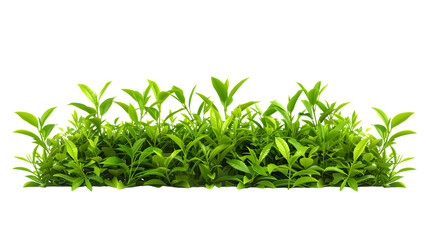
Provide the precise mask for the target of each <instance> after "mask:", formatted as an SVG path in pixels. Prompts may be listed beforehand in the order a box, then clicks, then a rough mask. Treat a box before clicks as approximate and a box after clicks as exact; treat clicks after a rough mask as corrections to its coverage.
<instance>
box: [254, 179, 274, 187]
mask: <svg viewBox="0 0 429 240" xmlns="http://www.w3.org/2000/svg"><path fill="white" fill-rule="evenodd" d="M258 186H259V187H267V188H276V186H274V184H273V183H272V182H270V181H268V180H262V181H259V182H258Z"/></svg>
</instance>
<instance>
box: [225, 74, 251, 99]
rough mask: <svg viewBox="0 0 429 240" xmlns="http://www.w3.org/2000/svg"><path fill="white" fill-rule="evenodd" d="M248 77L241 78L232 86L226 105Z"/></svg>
mask: <svg viewBox="0 0 429 240" xmlns="http://www.w3.org/2000/svg"><path fill="white" fill-rule="evenodd" d="M248 79H249V78H246V79H243V80H241V81H240V82H239V83H237V85H235V86H234V88H233V89H232V90H231V92H230V93H229V96H228V100H227V106H229V105H230V104H231V103H232V98H233V97H234V94H235V93H236V92H237V90H238V89H239V88H240V87H241V85H243V83H244V82H246V81H247V80H248Z"/></svg>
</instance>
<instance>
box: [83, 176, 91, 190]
mask: <svg viewBox="0 0 429 240" xmlns="http://www.w3.org/2000/svg"><path fill="white" fill-rule="evenodd" d="M85 185H86V187H87V188H88V189H89V191H91V192H92V184H91V182H90V181H89V179H88V178H85Z"/></svg>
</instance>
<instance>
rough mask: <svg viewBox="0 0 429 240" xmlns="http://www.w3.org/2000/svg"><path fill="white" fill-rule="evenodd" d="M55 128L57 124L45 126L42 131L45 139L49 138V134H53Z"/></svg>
mask: <svg viewBox="0 0 429 240" xmlns="http://www.w3.org/2000/svg"><path fill="white" fill-rule="evenodd" d="M54 127H55V124H48V125H46V126H44V127H43V128H42V130H41V132H42V135H43V137H44V138H47V137H48V136H49V134H50V133H51V132H52V130H53V129H54Z"/></svg>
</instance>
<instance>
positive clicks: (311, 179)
mask: <svg viewBox="0 0 429 240" xmlns="http://www.w3.org/2000/svg"><path fill="white" fill-rule="evenodd" d="M317 181H318V180H317V179H315V178H314V177H300V178H298V179H297V180H296V181H295V182H294V183H293V187H296V186H299V185H303V184H306V183H310V182H317Z"/></svg>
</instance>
